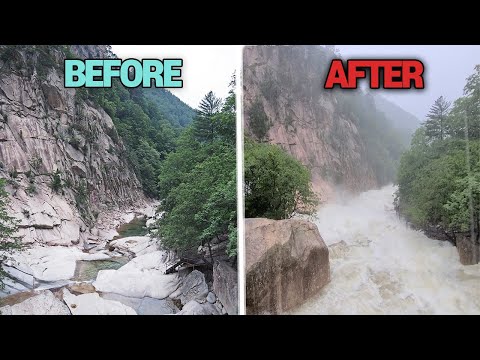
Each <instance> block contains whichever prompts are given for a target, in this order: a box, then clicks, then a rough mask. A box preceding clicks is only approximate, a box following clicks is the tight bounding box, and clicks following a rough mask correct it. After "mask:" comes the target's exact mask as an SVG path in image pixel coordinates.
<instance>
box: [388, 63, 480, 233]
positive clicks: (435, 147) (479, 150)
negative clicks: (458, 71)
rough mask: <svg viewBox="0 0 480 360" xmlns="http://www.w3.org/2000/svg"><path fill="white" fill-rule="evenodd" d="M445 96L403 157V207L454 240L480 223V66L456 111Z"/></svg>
mask: <svg viewBox="0 0 480 360" xmlns="http://www.w3.org/2000/svg"><path fill="white" fill-rule="evenodd" d="M449 105H450V104H449V103H448V102H447V101H446V100H445V99H443V97H440V98H439V99H438V100H437V101H436V102H435V104H434V105H433V106H432V108H431V111H430V113H429V114H428V116H427V120H426V121H425V122H424V124H423V126H422V127H421V128H420V129H418V130H417V132H416V133H415V135H414V137H413V140H412V144H411V149H410V150H409V151H407V152H406V153H405V154H404V155H403V156H402V159H401V164H400V170H399V174H398V183H399V188H398V199H397V207H398V210H399V211H400V213H401V214H403V215H404V216H406V218H407V219H408V220H409V221H410V222H411V223H413V224H414V225H416V226H418V227H421V228H425V227H429V226H435V227H436V228H438V229H441V231H442V232H444V233H446V234H447V235H448V236H449V237H450V238H451V239H453V240H454V239H455V237H456V234H458V233H464V234H473V236H474V237H475V239H472V240H474V241H477V242H478V236H479V227H480V220H479V219H480V66H479V65H477V66H476V68H475V73H474V74H473V75H471V76H470V77H469V78H468V79H467V84H466V86H465V88H464V96H463V97H461V98H459V99H457V100H456V101H455V102H454V104H453V106H452V108H451V110H450V107H449Z"/></svg>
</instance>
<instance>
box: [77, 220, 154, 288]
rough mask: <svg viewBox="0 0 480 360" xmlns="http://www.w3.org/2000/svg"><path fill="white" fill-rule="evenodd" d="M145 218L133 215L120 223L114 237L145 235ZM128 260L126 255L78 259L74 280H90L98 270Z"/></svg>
mask: <svg viewBox="0 0 480 360" xmlns="http://www.w3.org/2000/svg"><path fill="white" fill-rule="evenodd" d="M146 222H147V219H146V218H145V217H135V218H134V219H133V220H132V221H130V222H129V223H126V224H122V225H120V226H119V227H118V229H117V232H118V235H117V236H115V238H114V239H121V238H124V237H129V236H145V235H147V233H148V231H147V228H146ZM128 261H129V259H128V257H116V258H112V259H106V260H89V261H84V260H78V261H77V266H76V268H75V275H74V277H73V279H72V280H74V281H91V280H95V279H96V278H97V274H98V272H99V271H100V270H107V269H113V270H117V269H119V268H121V267H122V266H123V265H125V264H126V263H127V262H128Z"/></svg>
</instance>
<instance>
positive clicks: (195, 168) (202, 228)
mask: <svg viewBox="0 0 480 360" xmlns="http://www.w3.org/2000/svg"><path fill="white" fill-rule="evenodd" d="M233 80H234V79H233ZM231 84H233V85H232V86H231V91H230V92H229V95H228V97H227V99H226V100H225V102H224V104H223V105H221V103H222V102H221V100H220V99H217V98H215V97H214V95H213V93H212V92H210V93H209V94H207V96H206V97H205V98H204V99H203V101H202V103H201V104H200V106H199V110H198V115H197V116H196V117H195V118H194V120H193V122H192V124H191V125H190V126H189V127H187V129H186V130H185V131H184V132H183V133H182V134H181V135H180V137H179V138H178V141H177V144H176V149H175V151H173V152H171V153H169V154H168V155H166V157H165V160H164V161H163V162H162V164H161V166H160V171H159V176H158V189H159V195H160V198H161V199H162V203H161V205H160V207H159V210H160V211H163V215H162V218H161V219H160V220H159V224H158V228H159V234H158V235H159V237H160V241H161V244H162V245H163V246H164V247H166V248H168V249H175V250H189V249H192V250H195V251H196V249H197V248H198V246H199V245H208V246H210V242H211V241H212V240H213V239H215V238H218V237H224V236H227V237H228V249H227V250H228V255H229V256H231V257H233V256H235V255H236V248H237V243H236V242H237V236H236V232H237V205H236V204H237V196H236V152H235V140H236V136H235V130H236V128H235V117H236V112H235V93H234V91H233V88H234V85H235V83H234V81H233V83H231ZM205 260H207V261H211V260H212V259H205Z"/></svg>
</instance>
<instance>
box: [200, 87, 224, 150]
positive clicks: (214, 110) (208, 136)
mask: <svg viewBox="0 0 480 360" xmlns="http://www.w3.org/2000/svg"><path fill="white" fill-rule="evenodd" d="M221 109H222V99H220V98H217V97H216V96H215V94H214V93H213V92H212V91H210V92H209V93H208V94H207V95H205V97H204V98H203V99H202V101H200V105H199V106H198V109H197V117H196V119H195V120H194V134H195V138H196V139H197V141H200V142H205V141H212V140H213V138H214V137H215V134H216V122H215V120H214V117H215V115H217V114H218V113H219V112H220V110H221Z"/></svg>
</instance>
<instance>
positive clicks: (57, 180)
mask: <svg viewBox="0 0 480 360" xmlns="http://www.w3.org/2000/svg"><path fill="white" fill-rule="evenodd" d="M50 187H51V188H52V190H53V191H55V192H56V193H58V192H59V191H60V190H62V187H63V184H62V179H61V177H60V170H58V169H57V170H56V171H55V172H54V173H53V175H52V181H51V182H50Z"/></svg>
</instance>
